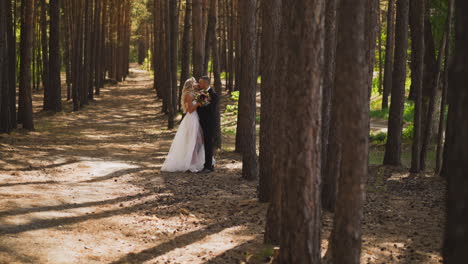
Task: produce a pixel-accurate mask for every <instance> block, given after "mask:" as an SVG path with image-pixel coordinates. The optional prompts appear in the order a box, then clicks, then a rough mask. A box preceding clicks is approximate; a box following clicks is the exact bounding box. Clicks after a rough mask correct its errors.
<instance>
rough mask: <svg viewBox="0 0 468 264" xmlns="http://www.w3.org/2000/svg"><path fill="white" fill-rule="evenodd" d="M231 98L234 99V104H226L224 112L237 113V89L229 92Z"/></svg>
mask: <svg viewBox="0 0 468 264" xmlns="http://www.w3.org/2000/svg"><path fill="white" fill-rule="evenodd" d="M231 100H233V101H234V104H229V105H226V111H225V113H234V114H236V115H237V113H238V111H239V91H234V92H232V93H231Z"/></svg>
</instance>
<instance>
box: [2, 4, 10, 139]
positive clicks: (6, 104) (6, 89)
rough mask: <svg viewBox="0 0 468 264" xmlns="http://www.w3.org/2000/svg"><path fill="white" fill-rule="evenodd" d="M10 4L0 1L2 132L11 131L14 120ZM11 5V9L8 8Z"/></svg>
mask: <svg viewBox="0 0 468 264" xmlns="http://www.w3.org/2000/svg"><path fill="white" fill-rule="evenodd" d="M7 2H8V3H7ZM10 5H11V2H10V0H8V1H1V2H0V133H9V132H10V131H11V123H12V121H13V120H11V115H10V103H11V102H10V98H11V97H10V82H11V81H12V80H10V72H9V69H8V66H9V56H8V52H9V50H10V46H9V41H8V35H9V34H10V33H9V31H10V28H8V23H7V19H8V17H10V16H9V15H7V13H11V6H10ZM9 6H10V9H8V7H9Z"/></svg>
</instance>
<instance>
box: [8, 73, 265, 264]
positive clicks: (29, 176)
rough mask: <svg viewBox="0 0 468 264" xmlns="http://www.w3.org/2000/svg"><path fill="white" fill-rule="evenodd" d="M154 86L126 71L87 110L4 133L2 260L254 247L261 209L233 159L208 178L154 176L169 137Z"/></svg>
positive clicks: (151, 257) (182, 259)
mask: <svg viewBox="0 0 468 264" xmlns="http://www.w3.org/2000/svg"><path fill="white" fill-rule="evenodd" d="M151 86H152V80H151V77H150V76H149V74H148V73H147V72H145V71H142V70H139V69H137V68H133V69H132V70H131V74H130V76H129V78H128V79H127V81H125V82H124V83H122V84H119V85H117V86H111V87H106V88H105V89H103V90H102V95H101V96H100V97H99V98H97V101H96V102H92V103H91V104H90V105H89V106H87V107H86V108H85V109H83V110H81V111H79V112H75V113H71V112H69V111H67V110H66V111H65V113H61V114H58V115H56V116H51V115H48V114H45V113H38V114H36V128H37V130H36V131H35V132H30V133H26V132H24V131H18V132H14V133H13V134H11V135H2V136H0V148H1V150H2V152H1V159H0V160H1V161H0V235H1V237H0V263H109V262H116V263H126V262H135V263H140V262H143V261H149V262H151V263H204V262H207V261H212V262H216V259H217V258H220V259H221V260H220V261H219V263H225V261H223V260H222V259H223V258H222V257H220V256H219V254H221V253H223V252H225V251H229V250H231V249H233V248H239V247H241V246H242V245H244V244H246V243H249V241H252V240H255V239H258V237H259V235H258V234H260V233H261V227H260V226H261V225H259V221H260V224H261V221H262V220H260V219H263V213H264V206H258V205H257V203H256V202H255V201H254V200H253V199H254V198H255V186H254V184H253V183H248V182H244V181H242V180H240V179H239V176H238V175H237V174H238V173H239V168H240V166H241V165H240V162H239V161H238V160H237V157H236V156H233V154H226V155H225V154H220V155H219V157H218V160H219V168H220V169H218V171H217V173H215V174H212V175H208V176H207V175H195V174H185V173H182V174H164V173H160V172H159V168H160V166H161V163H162V161H163V159H164V156H165V154H166V153H167V151H168V148H169V146H170V140H171V139H172V137H173V135H174V131H168V130H167V129H166V128H165V124H166V122H165V121H164V120H165V117H164V116H163V115H162V114H161V113H160V102H159V101H157V100H156V99H155V97H154V92H153V90H152V88H151ZM36 97H37V98H35V101H36V102H38V104H37V105H36V109H39V107H40V106H39V102H41V100H40V96H39V95H36ZM69 108H70V107H69V105H68V104H67V105H66V106H65V109H69ZM252 206H254V207H255V209H254V210H249V208H250V207H252ZM260 216H261V217H260ZM239 252H242V250H239ZM240 254H242V253H240ZM239 258H242V256H240V257H239Z"/></svg>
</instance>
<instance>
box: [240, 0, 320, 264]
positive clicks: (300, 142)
mask: <svg viewBox="0 0 468 264" xmlns="http://www.w3.org/2000/svg"><path fill="white" fill-rule="evenodd" d="M282 5H283V8H282V26H281V34H280V39H281V41H280V43H281V44H280V49H279V51H278V54H281V56H279V61H278V63H277V65H278V68H277V72H278V75H279V80H285V81H284V83H283V84H282V85H281V86H284V87H283V88H282V89H284V91H286V93H287V96H285V97H283V98H281V100H285V101H286V103H285V105H287V107H285V108H283V109H281V110H282V111H284V112H285V113H284V115H285V116H286V117H289V118H288V119H287V120H284V121H286V122H284V123H283V124H281V126H284V128H283V129H284V130H282V131H284V132H285V133H286V134H285V135H284V137H282V139H284V142H282V144H284V145H285V146H284V147H285V148H286V152H285V155H284V156H283V159H285V160H286V161H285V162H284V163H283V164H284V165H285V167H284V176H283V177H284V182H283V183H284V184H283V189H282V190H283V191H282V194H283V196H282V210H281V215H282V219H281V226H282V228H281V241H280V248H281V252H280V256H279V257H280V261H279V262H280V263H320V244H321V243H320V242H321V240H320V226H321V206H320V161H321V160H320V152H321V147H320V138H321V131H320V129H321V128H320V126H321V110H322V109H321V101H322V99H321V93H322V92H321V84H322V77H323V50H324V37H325V25H324V20H325V1H324V0H313V1H310V0H307V1H306V0H298V1H295V2H294V4H293V5H291V4H290V1H287V0H283V1H282ZM286 7H287V8H286ZM242 49H243V52H247V51H246V50H244V48H242ZM297 69H300V70H297ZM286 93H285V95H286ZM299 112H300V113H302V117H303V118H300V119H294V118H290V117H292V116H295V115H297V113H299Z"/></svg>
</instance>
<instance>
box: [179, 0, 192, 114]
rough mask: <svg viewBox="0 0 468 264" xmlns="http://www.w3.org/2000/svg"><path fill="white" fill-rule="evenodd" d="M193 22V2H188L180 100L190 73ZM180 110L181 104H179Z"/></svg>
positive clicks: (188, 0) (182, 47)
mask: <svg viewBox="0 0 468 264" xmlns="http://www.w3.org/2000/svg"><path fill="white" fill-rule="evenodd" d="M191 22H192V1H191V0H187V2H186V3H185V18H184V33H183V35H182V43H181V66H180V68H181V71H180V87H179V98H180V97H181V96H182V89H183V88H184V82H185V80H187V79H188V78H189V72H190V46H191V45H190V44H191V41H190V28H191V26H192V25H191ZM179 109H181V104H180V102H179Z"/></svg>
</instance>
